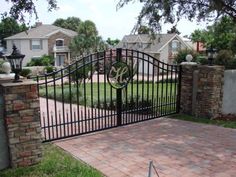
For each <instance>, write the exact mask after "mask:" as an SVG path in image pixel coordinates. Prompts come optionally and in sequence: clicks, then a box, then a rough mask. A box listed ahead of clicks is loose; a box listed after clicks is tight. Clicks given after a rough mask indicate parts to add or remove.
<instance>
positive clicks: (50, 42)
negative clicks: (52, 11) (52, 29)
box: [48, 32, 72, 54]
mask: <svg viewBox="0 0 236 177" xmlns="http://www.w3.org/2000/svg"><path fill="white" fill-rule="evenodd" d="M56 39H64V46H69V44H70V42H71V40H72V38H71V37H69V36H67V35H65V34H64V33H62V32H57V33H55V34H53V35H51V36H50V37H49V38H48V52H49V54H52V53H53V46H54V45H55V44H56Z"/></svg>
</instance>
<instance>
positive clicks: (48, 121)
mask: <svg viewBox="0 0 236 177" xmlns="http://www.w3.org/2000/svg"><path fill="white" fill-rule="evenodd" d="M44 79H45V89H46V110H47V126H50V118H49V104H48V85H47V75H46V74H45V77H44ZM48 138H49V139H51V133H50V129H49V128H48Z"/></svg>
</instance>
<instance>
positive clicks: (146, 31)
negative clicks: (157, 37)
mask: <svg viewBox="0 0 236 177" xmlns="http://www.w3.org/2000/svg"><path fill="white" fill-rule="evenodd" d="M150 32H151V30H150V29H149V27H147V26H144V25H141V26H140V27H139V28H138V34H150Z"/></svg>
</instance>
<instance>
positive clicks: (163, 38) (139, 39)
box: [116, 34, 191, 64]
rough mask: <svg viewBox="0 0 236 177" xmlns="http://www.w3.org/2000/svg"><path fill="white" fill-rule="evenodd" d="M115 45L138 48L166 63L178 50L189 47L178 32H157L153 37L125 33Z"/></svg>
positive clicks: (171, 60)
mask: <svg viewBox="0 0 236 177" xmlns="http://www.w3.org/2000/svg"><path fill="white" fill-rule="evenodd" d="M116 47H117V48H127V49H133V50H138V51H141V52H144V53H147V54H149V55H151V56H153V57H155V58H157V59H158V60H160V61H162V62H165V63H168V64H172V63H173V59H174V56H175V55H176V54H177V53H178V51H179V50H181V49H185V48H188V49H191V47H190V46H189V45H188V44H186V43H185V42H184V41H183V40H182V39H181V38H180V37H179V36H178V34H157V35H156V37H155V39H152V38H151V36H150V35H148V34H138V35H126V36H124V37H123V39H122V40H121V41H120V43H119V44H118V45H117V46H116Z"/></svg>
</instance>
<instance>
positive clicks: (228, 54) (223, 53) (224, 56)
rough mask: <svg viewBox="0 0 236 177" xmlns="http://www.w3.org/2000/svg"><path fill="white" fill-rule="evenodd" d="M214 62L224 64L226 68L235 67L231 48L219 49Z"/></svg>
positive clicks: (235, 62) (235, 59) (235, 60)
mask: <svg viewBox="0 0 236 177" xmlns="http://www.w3.org/2000/svg"><path fill="white" fill-rule="evenodd" d="M214 64H215V65H222V66H225V68H226V69H236V58H234V54H233V52H232V51H231V50H220V51H219V52H218V54H217V57H216V59H215V60H214Z"/></svg>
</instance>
